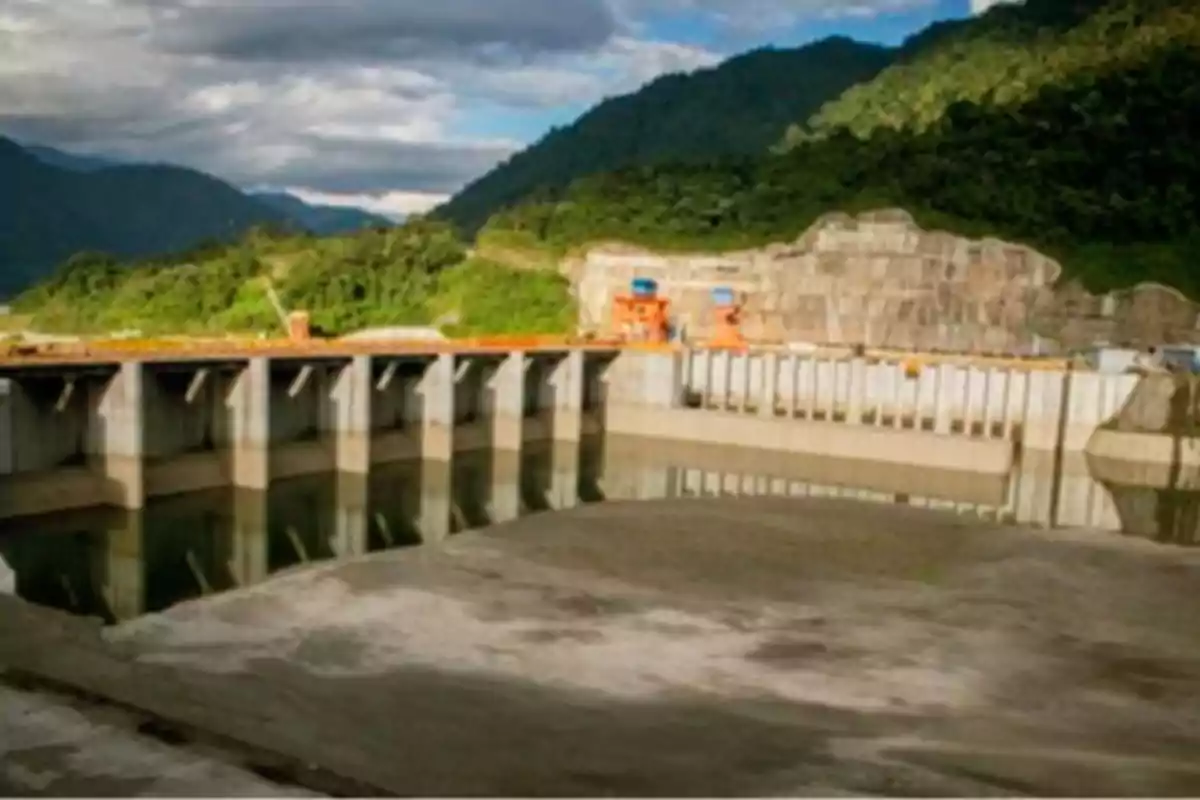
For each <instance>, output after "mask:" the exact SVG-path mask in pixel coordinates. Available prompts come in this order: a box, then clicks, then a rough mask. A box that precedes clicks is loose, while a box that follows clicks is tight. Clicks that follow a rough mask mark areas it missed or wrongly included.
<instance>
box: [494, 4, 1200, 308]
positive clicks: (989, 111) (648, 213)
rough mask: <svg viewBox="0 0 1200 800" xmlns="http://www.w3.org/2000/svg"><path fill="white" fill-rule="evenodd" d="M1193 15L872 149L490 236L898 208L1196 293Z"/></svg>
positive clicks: (952, 36)
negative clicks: (1098, 62)
mask: <svg viewBox="0 0 1200 800" xmlns="http://www.w3.org/2000/svg"><path fill="white" fill-rule="evenodd" d="M1143 1H1144V2H1145V3H1146V5H1148V6H1149V7H1153V8H1160V7H1164V6H1166V5H1168V4H1166V3H1165V0H1139V2H1143ZM1059 5H1062V3H1060V4H1059ZM1046 6H1047V3H1046V2H1045V0H1042V1H1041V2H1034V3H1033V5H1032V6H1031V8H1032V9H1033V10H1034V12H1036V13H1042V12H1043V11H1044V9H1045V7H1046ZM1169 6H1170V8H1172V9H1175V10H1179V9H1181V8H1182V4H1181V3H1174V4H1169ZM1019 10H1020V9H1019V8H1013V9H1008V10H1006V13H1007V12H1016V11H1019ZM1103 13H1108V11H1107V9H1105V10H1104V11H1103ZM1180 14H1181V15H1180V18H1179V19H1178V20H1177V22H1176V24H1175V26H1174V27H1173V33H1172V35H1171V36H1169V37H1166V36H1163V35H1161V31H1160V30H1159V28H1158V27H1156V25H1157V23H1154V26H1152V27H1151V28H1149V29H1148V30H1147V31H1143V30H1142V29H1141V28H1135V29H1132V30H1125V31H1124V35H1125V36H1127V37H1129V38H1131V39H1132V40H1135V41H1146V42H1152V43H1154V46H1153V47H1150V46H1149V45H1147V46H1146V47H1145V48H1143V49H1142V50H1141V51H1139V52H1140V53H1141V56H1140V60H1134V59H1132V58H1130V59H1127V60H1125V61H1122V62H1121V63H1120V64H1114V65H1110V66H1109V67H1108V68H1105V69H1103V70H1099V71H1089V70H1073V71H1068V72H1065V73H1064V74H1065V75H1068V77H1064V78H1061V79H1059V80H1057V81H1056V82H1054V83H1051V84H1047V85H1044V86H1042V87H1041V88H1040V89H1038V90H1037V91H1036V93H1034V94H1033V95H1032V96H1031V97H1030V98H1029V99H1027V100H1025V101H1023V102H1021V101H1017V100H1013V101H1011V102H1005V103H993V102H985V103H978V104H976V103H971V102H968V101H966V100H959V101H957V102H954V103H951V104H949V105H947V106H946V108H945V109H944V111H943V112H942V113H941V115H940V116H939V117H937V119H935V120H932V121H929V122H927V123H925V124H923V125H921V126H909V127H903V128H902V129H901V130H896V129H894V128H892V127H890V126H882V127H878V128H876V129H875V130H874V131H873V133H872V134H871V135H870V136H869V138H868V139H866V140H865V141H864V140H862V139H860V138H859V137H858V136H857V135H855V132H854V131H853V130H850V129H847V128H835V129H833V130H830V131H827V132H825V133H824V134H823V135H822V137H820V138H818V139H816V140H812V141H805V142H801V143H797V144H795V145H794V147H793V148H792V149H791V150H790V151H789V152H787V153H785V154H782V155H776V156H767V157H763V158H757V159H739V160H727V161H723V162H718V161H712V162H709V163H706V164H703V165H686V164H675V165H661V166H653V167H639V168H635V169H626V170H623V171H618V172H613V173H609V174H605V175H598V176H592V177H589V178H585V179H582V180H580V181H577V182H576V183H575V184H573V185H572V186H571V187H570V188H569V189H568V190H566V191H565V192H562V193H560V194H558V195H556V196H555V197H553V198H550V199H546V198H540V199H538V200H536V201H531V202H527V203H525V204H523V205H521V206H519V207H517V208H514V209H511V210H508V211H506V212H504V213H502V214H500V215H497V217H496V218H495V219H494V220H493V221H492V223H491V224H490V226H489V228H488V230H487V235H488V236H489V237H494V238H497V239H507V240H509V241H513V242H522V243H524V244H525V245H526V246H529V245H530V244H536V245H540V246H542V247H545V248H547V249H549V250H552V251H561V250H563V249H566V248H569V247H571V246H573V245H580V244H584V243H587V242H592V241H597V240H624V241H631V242H634V243H639V244H644V245H647V246H652V247H658V248H669V249H684V248H698V249H722V248H731V247H739V246H755V245H759V244H763V243H766V242H769V241H773V240H781V239H791V238H794V237H795V236H797V235H798V234H799V233H801V232H802V231H804V230H805V229H806V228H807V227H808V226H810V225H811V224H812V223H813V222H814V221H815V220H816V219H817V218H818V217H819V216H820V215H822V214H824V213H826V212H829V211H835V210H842V211H851V212H853V211H856V210H862V209H867V208H878V207H884V206H899V207H903V208H906V209H908V210H910V211H912V212H913V213H914V214H916V216H917V217H918V219H919V220H920V221H922V222H923V223H926V224H930V225H935V226H938V227H944V228H947V229H949V230H952V231H956V232H959V233H962V234H967V235H983V234H989V235H999V236H1002V237H1004V238H1008V239H1011V240H1014V241H1021V242H1025V243H1028V244H1030V245H1031V246H1034V247H1038V248H1040V249H1042V250H1044V251H1046V252H1048V253H1050V254H1052V255H1054V256H1056V257H1058V258H1059V259H1060V260H1061V261H1062V262H1063V265H1064V268H1065V269H1066V270H1067V272H1068V274H1070V275H1073V276H1077V277H1079V278H1081V279H1082V280H1083V281H1084V283H1085V284H1086V285H1088V286H1089V287H1091V288H1093V289H1107V288H1115V287H1118V286H1125V285H1129V284H1131V283H1135V282H1137V281H1141V280H1158V281H1161V282H1164V283H1167V284H1170V285H1174V286H1177V287H1178V288H1180V289H1183V290H1184V291H1186V292H1188V293H1190V294H1192V295H1193V296H1195V295H1200V272H1198V271H1197V270H1196V269H1195V266H1194V264H1193V260H1194V257H1195V253H1196V252H1200V148H1197V146H1196V142H1197V141H1200V115H1198V114H1196V109H1197V108H1200V48H1198V47H1197V46H1196V45H1197V43H1198V42H1200V37H1197V36H1196V31H1197V27H1196V20H1197V17H1200V10H1197V11H1191V12H1190V14H1182V12H1180ZM1005 18H1006V19H1007V18H1010V17H1005ZM1143 18H1144V19H1146V20H1150V21H1153V20H1156V19H1158V17H1154V16H1153V15H1150V14H1145V15H1144V16H1143ZM1089 19H1090V18H1089ZM984 22H987V23H988V24H992V23H991V22H989V21H988V20H987V19H985V20H984V21H982V22H981V23H980V24H983V23H984ZM964 31H965V33H964ZM959 36H966V41H968V42H969V41H970V40H971V36H973V34H972V33H971V28H970V26H969V25H967V26H963V27H961V28H960V29H959V31H957V32H956V31H948V32H944V33H943V34H942V35H939V36H936V37H933V38H932V39H931V40H930V42H931V43H930V45H929V46H930V47H932V48H934V49H935V50H936V49H937V48H944V47H952V48H957V47H959V44H957V43H956V37H959ZM985 41H986V40H985ZM1117 49H1118V50H1119V49H1120V48H1117ZM1060 57H1062V58H1065V57H1066V55H1061V54H1060ZM914 63H916V62H914ZM982 63H984V64H985V65H986V61H985V62H982ZM889 80H890V79H889Z"/></svg>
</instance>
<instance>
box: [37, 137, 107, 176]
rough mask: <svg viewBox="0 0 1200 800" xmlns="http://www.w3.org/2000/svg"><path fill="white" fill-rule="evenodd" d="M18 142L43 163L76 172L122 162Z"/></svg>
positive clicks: (103, 167) (93, 169) (94, 169)
mask: <svg viewBox="0 0 1200 800" xmlns="http://www.w3.org/2000/svg"><path fill="white" fill-rule="evenodd" d="M19 144H20V145H21V147H22V148H24V150H25V152H26V153H29V154H30V155H31V156H34V157H35V158H37V160H38V161H41V162H42V163H43V164H49V165H50V166H52V167H60V168H62V169H70V170H75V171H76V172H95V171H96V170H98V169H108V168H109V167H119V166H121V164H122V162H120V161H115V160H113V159H110V158H101V157H99V156H85V155H79V154H77V153H68V152H66V151H65V150H59V149H58V148H56V147H46V146H44V145H40V144H27V143H24V142H19Z"/></svg>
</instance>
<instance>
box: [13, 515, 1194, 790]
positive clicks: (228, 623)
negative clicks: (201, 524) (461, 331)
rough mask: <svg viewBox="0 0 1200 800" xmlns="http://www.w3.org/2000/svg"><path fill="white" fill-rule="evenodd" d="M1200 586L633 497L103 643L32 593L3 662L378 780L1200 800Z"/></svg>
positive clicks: (991, 541)
mask: <svg viewBox="0 0 1200 800" xmlns="http://www.w3.org/2000/svg"><path fill="white" fill-rule="evenodd" d="M1198 586H1200V554H1198V553H1196V552H1194V551H1183V550H1178V549H1168V548H1161V547H1157V546H1155V545H1153V544H1151V543H1148V542H1143V541H1138V540H1130V539H1122V538H1119V537H1113V536H1111V535H1110V534H1104V533H1100V532H1088V531H1071V532H1066V531H1058V532H1045V531H1036V532H1035V531H1025V530H1021V529H1012V528H1003V527H998V526H995V525H989V524H986V523H982V522H978V521H971V520H968V519H965V518H962V517H959V516H955V515H953V514H945V513H939V512H932V511H923V510H918V509H911V508H903V507H886V506H875V505H869V504H855V503H852V502H846V501H830V500H816V499H770V498H753V499H733V498H718V499H707V500H673V501H663V502H649V503H607V504H604V505H603V506H594V507H584V508H580V509H578V510H575V511H572V512H567V513H564V514H556V515H542V516H535V517H530V518H527V519H524V520H520V521H518V522H515V523H511V524H508V525H502V526H498V527H495V528H493V529H490V530H488V531H486V532H484V533H478V534H473V533H472V534H464V535H462V536H459V537H455V538H453V539H451V540H449V541H448V542H446V543H445V544H444V545H441V546H437V547H425V548H421V549H417V550H408V551H400V552H394V553H384V554H377V555H374V556H371V557H368V558H366V559H362V560H359V561H355V562H347V563H342V564H331V565H327V566H324V567H317V568H314V569H311V570H308V571H304V572H298V573H294V574H290V575H286V576H282V577H278V578H275V579H273V580H272V581H269V582H267V583H265V584H262V585H259V586H256V587H253V588H250V589H247V590H243V591H239V592H233V593H229V594H224V595H219V596H216V597H212V598H208V599H203V600H198V601H194V602H191V603H187V604H184V605H181V606H178V607H176V608H174V609H172V610H170V611H168V612H166V613H164V614H161V615H154V616H148V617H144V618H141V619H138V620H135V621H133V622H129V623H125V624H122V625H119V626H116V627H115V628H110V629H106V630H104V631H101V630H100V629H99V627H91V628H86V629H85V627H84V626H83V625H82V623H79V622H78V621H74V620H73V621H70V622H68V621H66V620H65V618H64V617H61V616H59V617H55V620H56V621H55V622H53V623H50V622H46V621H44V622H43V623H39V624H37V625H30V624H29V623H28V620H26V621H25V622H23V623H18V622H17V621H16V620H17V619H18V617H20V616H21V615H22V614H33V613H37V614H42V615H50V614H53V612H49V611H40V610H39V611H37V612H34V611H32V610H30V609H31V607H28V606H23V610H22V611H21V612H19V613H17V612H14V613H12V614H8V613H3V614H0V663H3V664H9V665H14V666H19V667H20V668H21V669H23V670H32V671H37V672H41V673H46V674H50V673H52V674H53V675H54V676H56V678H57V679H70V680H74V681H76V682H85V683H87V684H88V686H89V688H90V689H91V690H93V691H103V692H107V693H110V694H120V695H121V696H122V697H123V698H124V699H125V700H126V701H129V702H136V703H138V704H139V705H140V706H142V707H153V709H154V710H156V712H158V713H164V714H168V715H173V716H175V717H177V718H180V719H184V720H186V721H187V722H188V723H189V724H196V725H204V726H206V727H208V728H211V729H213V730H219V731H220V732H221V733H222V734H225V735H228V736H230V737H233V738H236V739H238V740H240V741H243V742H248V743H250V744H253V745H255V746H257V747H267V748H271V749H273V750H274V751H276V752H281V753H287V754H289V755H290V756H292V757H295V758H296V759H298V760H301V761H305V762H310V763H314V764H319V765H321V766H322V767H324V768H327V769H329V770H331V771H334V772H336V773H337V774H340V775H346V776H353V777H354V778H356V779H358V780H361V781H363V782H365V783H366V784H368V785H369V786H371V787H375V788H377V789H378V790H379V791H380V792H381V793H394V794H400V795H427V796H428V795H440V796H445V795H458V796H466V795H474V796H479V795H532V796H550V795H560V796H561V795H639V796H666V795H683V796H702V795H703V796H711V795H792V796H795V795H805V796H815V795H823V796H828V795H830V794H880V795H892V796H895V795H902V796H918V795H922V796H929V795H940V796H949V795H1011V794H1036V795H1043V796H1044V795H1075V796H1079V795H1108V796H1113V795H1173V796H1188V795H1196V794H1198V793H1200V764H1197V763H1196V762H1195V754H1196V753H1197V752H1200V635H1197V633H1196V627H1195V620H1196V619H1197V614H1198V612H1200V592H1198V591H1197V587H1198ZM13 602H15V601H13ZM8 610H12V609H11V608H10V609H8ZM45 619H46V620H48V619H49V618H48V617H45Z"/></svg>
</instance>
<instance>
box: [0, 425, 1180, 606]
mask: <svg viewBox="0 0 1200 800" xmlns="http://www.w3.org/2000/svg"><path fill="white" fill-rule="evenodd" d="M1096 471H1097V470H1092V469H1091V468H1090V466H1089V464H1088V463H1087V462H1086V460H1085V459H1083V458H1082V457H1079V458H1076V459H1067V460H1066V462H1065V463H1058V462H1053V461H1052V460H1049V459H1047V460H1044V461H1043V462H1042V463H1033V462H1031V463H1026V464H1022V465H1019V466H1018V467H1017V468H1016V469H1015V470H1014V472H1013V474H1011V475H1008V476H995V477H983V478H981V477H979V476H970V475H964V474H960V473H945V472H940V473H939V472H934V471H928V470H919V469H911V468H910V469H899V468H896V467H889V466H886V465H880V464H871V463H864V462H853V463H851V462H837V461H834V460H830V459H813V458H800V457H794V456H793V457H788V456H781V455H779V454H773V453H764V452H759V451H753V450H738V449H728V448H725V449H721V448H713V447H696V446H685V445H678V444H669V443H663V442H652V443H650V442H640V441H636V440H630V439H616V438H612V439H608V440H603V441H601V440H592V441H586V442H584V443H583V445H582V446H581V447H579V448H569V447H561V446H555V447H548V446H547V447H535V448H529V449H527V451H526V452H525V453H523V454H521V455H520V456H517V455H516V454H493V453H488V452H484V453H472V454H468V455H460V456H458V457H456V460H455V462H454V464H453V465H442V464H422V463H419V462H412V463H403V464H396V465H389V466H385V467H381V468H378V469H376V470H375V472H374V473H373V474H372V475H370V476H369V477H366V478H364V477H361V476H349V475H338V474H328V475H319V476H312V477H306V478H300V479H292V480H286V481H280V482H278V483H276V484H274V485H272V486H271V488H270V490H269V491H266V492H253V491H247V490H233V489H227V490H218V491H212V492H203V493H196V494H190V495H183V496H178V497H171V498H161V499H156V500H154V501H152V502H151V503H150V504H149V506H148V507H147V508H146V509H144V510H143V511H141V512H138V513H129V512H121V511H117V510H113V509H91V510H85V511H76V512H70V513H63V514H55V515H49V516H46V517H40V518H36V519H30V520H21V521H14V522H9V523H4V522H0V559H2V562H0V590H8V591H14V590H15V593H16V594H17V595H19V596H21V597H23V598H25V599H26V600H29V601H31V602H34V603H39V604H43V605H48V606H52V607H55V608H59V609H63V610H67V611H70V612H72V613H77V614H83V615H90V616H97V617H100V618H102V619H104V620H105V621H106V622H108V623H113V622H117V621H121V620H124V619H130V618H133V617H136V616H139V615H141V614H146V613H153V612H157V611H161V610H163V609H166V608H168V607H170V606H173V605H175V604H178V603H180V602H184V601H187V600H190V599H194V598H198V597H202V596H205V595H208V594H212V593H216V592H222V591H228V590H230V589H233V588H236V587H238V586H246V585H251V584H254V583H257V582H260V581H262V580H265V579H266V578H268V577H270V576H271V575H275V574H278V573H280V572H282V571H285V570H289V569H293V568H297V567H302V566H304V565H305V564H310V563H314V562H318V561H327V560H331V559H338V558H346V557H353V556H357V555H361V554H363V553H370V552H377V551H382V550H392V549H398V548H404V547H413V546H417V545H419V544H421V543H422V542H423V541H426V540H437V539H441V538H444V537H446V536H453V535H457V534H459V533H461V532H463V531H467V530H473V529H480V528H484V527H488V526H491V525H495V524H497V523H502V522H505V521H508V520H511V519H514V518H516V517H518V516H525V515H529V514H538V513H548V512H552V511H555V510H560V509H567V508H570V507H573V506H576V505H579V504H583V503H600V502H605V501H627V500H652V499H664V498H676V497H697V496H716V495H743V496H745V495H751V496H755V495H772V496H795V497H842V498H847V499H853V500H858V501H862V502H870V503H885V504H890V503H899V504H906V505H914V506H919V507H928V508H932V509H938V510H945V511H953V512H955V513H960V514H967V515H972V516H978V517H981V518H984V519H987V520H992V521H997V522H1013V523H1024V524H1031V525H1039V526H1055V525H1058V526H1080V527H1092V528H1098V529H1100V530H1105V531H1112V532H1114V533H1118V532H1119V533H1125V534H1128V535H1135V536H1141V537H1146V538H1151V539H1154V540H1157V541H1160V542H1163V543H1164V545H1175V546H1195V545H1197V544H1198V543H1200V492H1197V491H1180V490H1163V489H1157V488H1151V487H1147V486H1144V485H1143V486H1137V485H1132V484H1126V485H1122V484H1120V483H1116V482H1114V481H1113V479H1112V475H1113V474H1114V472H1113V470H1111V469H1106V470H1102V471H1103V472H1104V475H1101V476H1100V477H1096V476H1095V475H1094V474H1093V473H1094V472H1096ZM1117 472H1119V470H1118V471H1117ZM1143 483H1144V481H1143Z"/></svg>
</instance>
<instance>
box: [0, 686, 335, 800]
mask: <svg viewBox="0 0 1200 800" xmlns="http://www.w3.org/2000/svg"><path fill="white" fill-rule="evenodd" d="M0 708H3V709H4V713H3V714H0V796H2V797H34V796H49V797H56V796H58V797H61V796H81V795H82V796H91V797H129V796H136V797H144V796H160V797H161V796H170V797H179V796H189V797H204V796H209V797H297V796H303V797H308V796H314V795H311V794H310V793H307V792H304V791H302V790H296V789H294V788H288V789H286V790H285V789H282V788H281V787H279V786H276V785H275V784H273V783H271V782H269V781H266V780H263V779H262V778H259V777H257V776H256V775H254V774H252V773H250V772H247V771H245V770H242V769H239V768H238V767H235V766H232V765H230V764H226V763H223V762H222V761H220V760H217V759H215V758H213V757H211V756H209V755H206V754H203V753H199V752H193V751H189V750H187V749H181V748H178V747H172V746H170V745H168V744H164V743H162V742H158V741H155V740H154V739H151V738H149V737H147V736H144V735H141V734H139V733H138V732H137V730H136V726H135V724H133V723H131V721H130V720H128V719H126V718H125V715H123V714H121V713H120V712H116V711H112V710H99V709H96V708H93V707H90V706H88V705H87V704H85V703H80V702H76V701H71V700H69V699H66V698H63V697H56V696H54V695H50V694H46V693H41V692H25V691H18V690H14V689H11V688H7V687H0Z"/></svg>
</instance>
